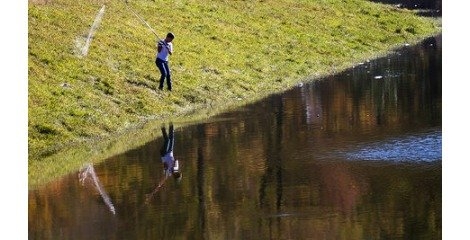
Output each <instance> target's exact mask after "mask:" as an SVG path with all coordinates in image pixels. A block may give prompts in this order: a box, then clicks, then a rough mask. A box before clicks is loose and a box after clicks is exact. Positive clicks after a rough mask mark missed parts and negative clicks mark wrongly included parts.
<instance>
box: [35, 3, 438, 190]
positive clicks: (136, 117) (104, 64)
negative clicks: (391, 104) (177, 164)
mask: <svg viewBox="0 0 470 240" xmlns="http://www.w3.org/2000/svg"><path fill="white" fill-rule="evenodd" d="M101 6H102V1H93V0H73V1H72V0H54V1H52V3H49V4H46V5H41V4H33V3H30V4H29V11H28V18H29V19H28V21H29V29H28V31H29V34H28V35H29V36H28V41H29V46H28V48H29V49H28V50H29V66H28V67H29V70H28V74H29V99H28V104H29V109H28V111H29V118H28V121H29V125H28V131H29V136H28V137H29V138H28V139H29V140H28V144H29V182H30V185H37V184H40V183H44V182H47V181H49V180H51V179H52V178H54V177H57V176H60V175H63V174H65V173H67V172H70V171H73V170H76V169H77V168H78V167H79V166H80V165H81V164H82V163H83V162H85V161H100V160H102V159H103V158H105V157H107V156H109V155H110V154H116V153H118V152H120V151H123V150H125V149H128V148H130V147H135V146H138V145H140V144H143V143H145V141H148V140H150V139H152V138H153V137H155V136H154V135H155V134H153V129H154V126H155V125H152V124H147V125H143V123H145V122H148V120H152V119H154V120H157V121H158V120H160V121H167V120H169V119H172V120H175V119H176V118H180V119H187V118H189V117H194V116H196V118H198V117H199V118H200V117H201V116H202V117H205V116H208V115H211V114H214V113H216V112H217V111H218V110H219V109H228V108H232V107H235V106H238V105H240V104H244V103H247V102H250V101H254V100H257V99H260V98H262V97H265V96H267V95H268V94H271V93H273V92H278V91H282V90H284V89H286V88H289V87H291V86H293V85H295V84H296V83H298V82H300V81H304V80H305V79H307V78H310V79H312V78H314V77H318V76H321V75H325V74H328V73H331V72H334V71H337V70H341V69H344V68H346V67H349V66H351V65H353V64H355V63H357V62H360V61H363V60H365V59H368V58H371V57H374V56H377V55H380V54H384V53H386V52H387V51H389V50H391V49H392V48H393V47H395V46H397V45H398V44H403V43H413V42H416V41H417V40H419V39H422V38H423V37H424V36H428V35H432V34H435V33H437V32H439V31H440V27H441V26H440V21H439V20H432V19H426V18H422V17H418V16H416V15H415V14H414V13H413V12H411V11H407V10H398V9H394V8H393V7H391V6H385V5H378V4H373V3H370V2H367V1H362V0H345V1H340V0H322V1H308V0H265V1H256V2H255V1H233V0H227V1H201V0H187V1H184V0H180V1H172V2H162V1H156V2H153V1H148V0H140V1H137V0H134V1H129V6H131V7H132V8H133V9H134V10H135V11H137V12H138V13H139V14H140V15H141V16H142V17H143V18H145V19H146V20H147V21H148V22H149V23H150V24H151V25H152V26H153V27H154V28H155V29H156V31H157V32H158V33H159V34H160V36H161V37H162V36H164V35H165V33H166V32H168V31H172V32H174V33H175V35H176V38H175V40H174V47H175V53H174V55H173V56H172V57H171V62H170V65H171V68H172V74H173V79H174V89H175V91H174V92H172V93H171V94H170V93H168V92H156V91H155V90H154V89H155V87H156V81H157V79H158V78H159V73H158V71H157V69H156V67H155V65H154V55H155V40H156V38H155V37H154V35H153V34H152V33H151V32H150V31H149V30H148V29H147V28H146V27H145V26H144V25H143V24H142V22H140V21H139V20H138V19H137V18H136V17H135V16H134V15H132V13H131V12H129V11H128V10H127V9H126V6H125V4H124V1H123V0H113V1H107V2H106V10H105V13H104V16H103V19H102V21H101V25H100V27H99V29H98V30H97V32H96V35H95V37H94V39H93V41H92V43H91V46H90V49H89V53H88V55H87V56H85V57H82V56H80V54H79V47H77V46H80V44H83V42H84V38H86V35H87V34H88V31H89V29H90V26H91V25H92V23H93V20H94V18H95V16H96V14H97V13H98V10H99V9H100V8H101ZM64 83H66V84H67V86H65V87H64ZM154 124H155V123H154ZM129 129H131V130H129Z"/></svg>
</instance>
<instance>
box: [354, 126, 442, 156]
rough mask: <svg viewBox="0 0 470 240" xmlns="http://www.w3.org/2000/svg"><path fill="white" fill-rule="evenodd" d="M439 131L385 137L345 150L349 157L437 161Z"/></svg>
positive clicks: (438, 154)
mask: <svg viewBox="0 0 470 240" xmlns="http://www.w3.org/2000/svg"><path fill="white" fill-rule="evenodd" d="M441 145H442V133H441V131H437V132H430V133H424V134H417V135H411V136H404V137H402V138H396V139H387V140H384V141H381V142H374V143H372V144H368V145H365V146H361V147H360V148H359V149H358V150H352V151H348V152H346V155H347V156H348V157H349V159H354V160H377V161H404V162H405V161H425V162H430V161H439V160H441V159H442V149H441V147H440V146H441Z"/></svg>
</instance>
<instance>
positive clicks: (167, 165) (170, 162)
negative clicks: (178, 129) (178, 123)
mask: <svg viewBox="0 0 470 240" xmlns="http://www.w3.org/2000/svg"><path fill="white" fill-rule="evenodd" d="M161 129H162V135H163V140H164V141H163V145H162V147H161V149H160V157H161V161H162V164H163V177H162V179H161V180H160V182H159V183H158V185H157V187H156V188H155V189H154V190H153V191H152V193H150V194H149V195H148V196H147V200H149V199H150V198H151V197H152V196H153V195H154V194H155V193H157V192H158V190H160V188H161V187H162V186H163V184H165V181H166V179H167V178H168V177H170V176H173V177H174V179H175V180H176V181H178V182H179V181H180V180H181V178H182V174H181V172H180V166H179V161H178V160H176V159H175V157H174V156H173V147H174V145H175V133H174V128H173V123H170V129H169V131H170V132H169V134H168V133H167V132H166V128H165V126H163V127H162V128H161Z"/></svg>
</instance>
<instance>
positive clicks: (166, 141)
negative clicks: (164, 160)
mask: <svg viewBox="0 0 470 240" xmlns="http://www.w3.org/2000/svg"><path fill="white" fill-rule="evenodd" d="M162 135H163V140H164V141H163V145H162V147H161V149H160V156H162V157H163V156H165V155H166V154H167V153H168V149H169V145H170V139H169V138H168V134H167V133H166V129H165V127H162Z"/></svg>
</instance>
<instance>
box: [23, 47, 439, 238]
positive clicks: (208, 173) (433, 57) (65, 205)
mask: <svg viewBox="0 0 470 240" xmlns="http://www.w3.org/2000/svg"><path fill="white" fill-rule="evenodd" d="M439 39H440V38H436V40H438V41H434V40H431V42H429V41H427V42H425V43H423V44H422V45H419V46H417V47H407V48H405V49H403V50H401V51H398V52H396V53H395V54H392V55H390V56H387V57H386V58H383V59H379V60H377V61H370V62H365V63H364V64H362V65H359V66H356V67H354V68H352V69H350V70H348V71H344V72H342V73H340V74H338V75H335V76H330V77H328V78H326V79H324V80H321V81H316V82H312V83H306V84H303V86H302V87H296V88H293V89H291V90H289V91H287V92H285V93H283V94H278V95H274V96H272V97H269V98H267V99H265V100H263V101H261V102H259V103H256V104H252V105H248V106H245V107H244V108H242V109H238V110H237V111H234V112H229V113H225V114H222V115H220V116H217V118H214V119H210V120H209V121H208V122H205V123H201V124H198V125H195V126H190V127H185V128H182V129H181V131H178V138H177V139H178V141H177V144H176V145H174V151H175V152H177V153H178V156H179V157H180V158H181V159H184V168H182V169H181V170H180V171H181V173H182V174H184V175H185V178H183V179H182V180H181V181H180V182H179V183H177V182H176V181H167V182H166V183H165V186H167V187H171V191H158V194H154V195H153V200H154V201H153V202H152V204H145V201H146V194H148V193H149V192H152V191H153V190H154V189H155V183H157V182H159V180H161V179H162V178H163V177H164V176H165V174H164V173H163V172H162V171H161V170H162V166H161V165H162V163H161V161H156V159H160V158H161V155H160V151H159V147H160V146H162V145H164V144H165V141H164V139H163V138H158V139H155V140H154V141H151V142H149V143H148V144H146V145H145V146H142V147H141V148H139V149H134V150H132V151H129V152H126V153H123V154H121V155H117V156H115V157H112V158H110V159H108V160H107V161H105V162H104V163H102V164H100V165H96V166H95V168H96V172H97V173H99V174H100V176H99V177H100V180H101V183H102V185H103V188H106V190H107V191H108V193H109V195H110V198H112V199H113V203H114V206H115V207H116V209H119V213H118V214H117V215H116V216H114V215H112V217H110V215H111V214H109V211H107V209H104V210H106V211H103V207H102V200H101V198H100V197H99V196H97V197H98V198H96V197H95V198H93V197H90V196H89V195H90V193H89V192H88V191H84V190H83V188H82V187H80V185H79V183H78V182H77V181H76V175H75V174H73V175H70V176H69V177H66V178H64V179H60V180H58V181H56V182H54V183H51V184H48V185H47V186H44V187H43V188H42V189H38V190H33V191H30V192H29V235H30V237H31V238H32V239H86V238H93V237H95V238H96V236H100V237H102V238H104V239H188V238H189V239H440V238H441V229H442V227H441V206H442V204H441V189H442V186H441V182H442V181H441V180H442V174H441V157H440V152H439V151H438V149H440V147H441V138H440V135H441V54H440V52H441V50H440V44H438V43H439V42H440V40H439ZM431 43H432V44H433V45H432V46H431ZM379 75H380V76H382V78H379V79H376V78H374V77H375V76H379ZM158 130H160V129H156V131H158ZM168 137H169V136H168ZM395 143H399V144H401V146H399V147H398V150H399V151H398V152H397V151H396V150H397V149H396V148H394V146H395ZM392 145H393V146H392ZM417 146H418V147H423V148H425V149H426V151H434V150H436V151H434V152H433V153H432V157H429V156H427V155H425V154H424V153H420V155H418V156H419V159H418V158H416V159H415V158H414V157H416V156H414V155H417V154H416V153H414V152H413V151H408V149H409V148H414V147H417ZM402 149H405V150H402ZM376 150H383V151H382V152H380V154H379V155H378V156H393V158H394V159H397V158H402V159H401V160H398V159H397V161H395V160H393V161H390V160H388V159H385V161H384V159H380V158H379V157H377V154H375V155H374V151H376ZM358 153H359V155H360V156H361V157H359V159H358V160H357V159H354V160H351V156H356V155H354V154H358ZM396 153H399V154H396ZM368 154H372V157H371V159H373V160H374V161H361V160H367V159H365V157H367V156H368ZM427 158H430V159H432V160H430V161H427V160H426V159H427ZM403 159H405V160H406V159H408V160H407V161H402V160H403ZM410 159H412V160H410ZM415 160H417V161H415ZM183 172H184V173H183ZM173 186H174V187H173ZM90 219H92V221H89V220H90ZM98 234H99V235H98Z"/></svg>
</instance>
